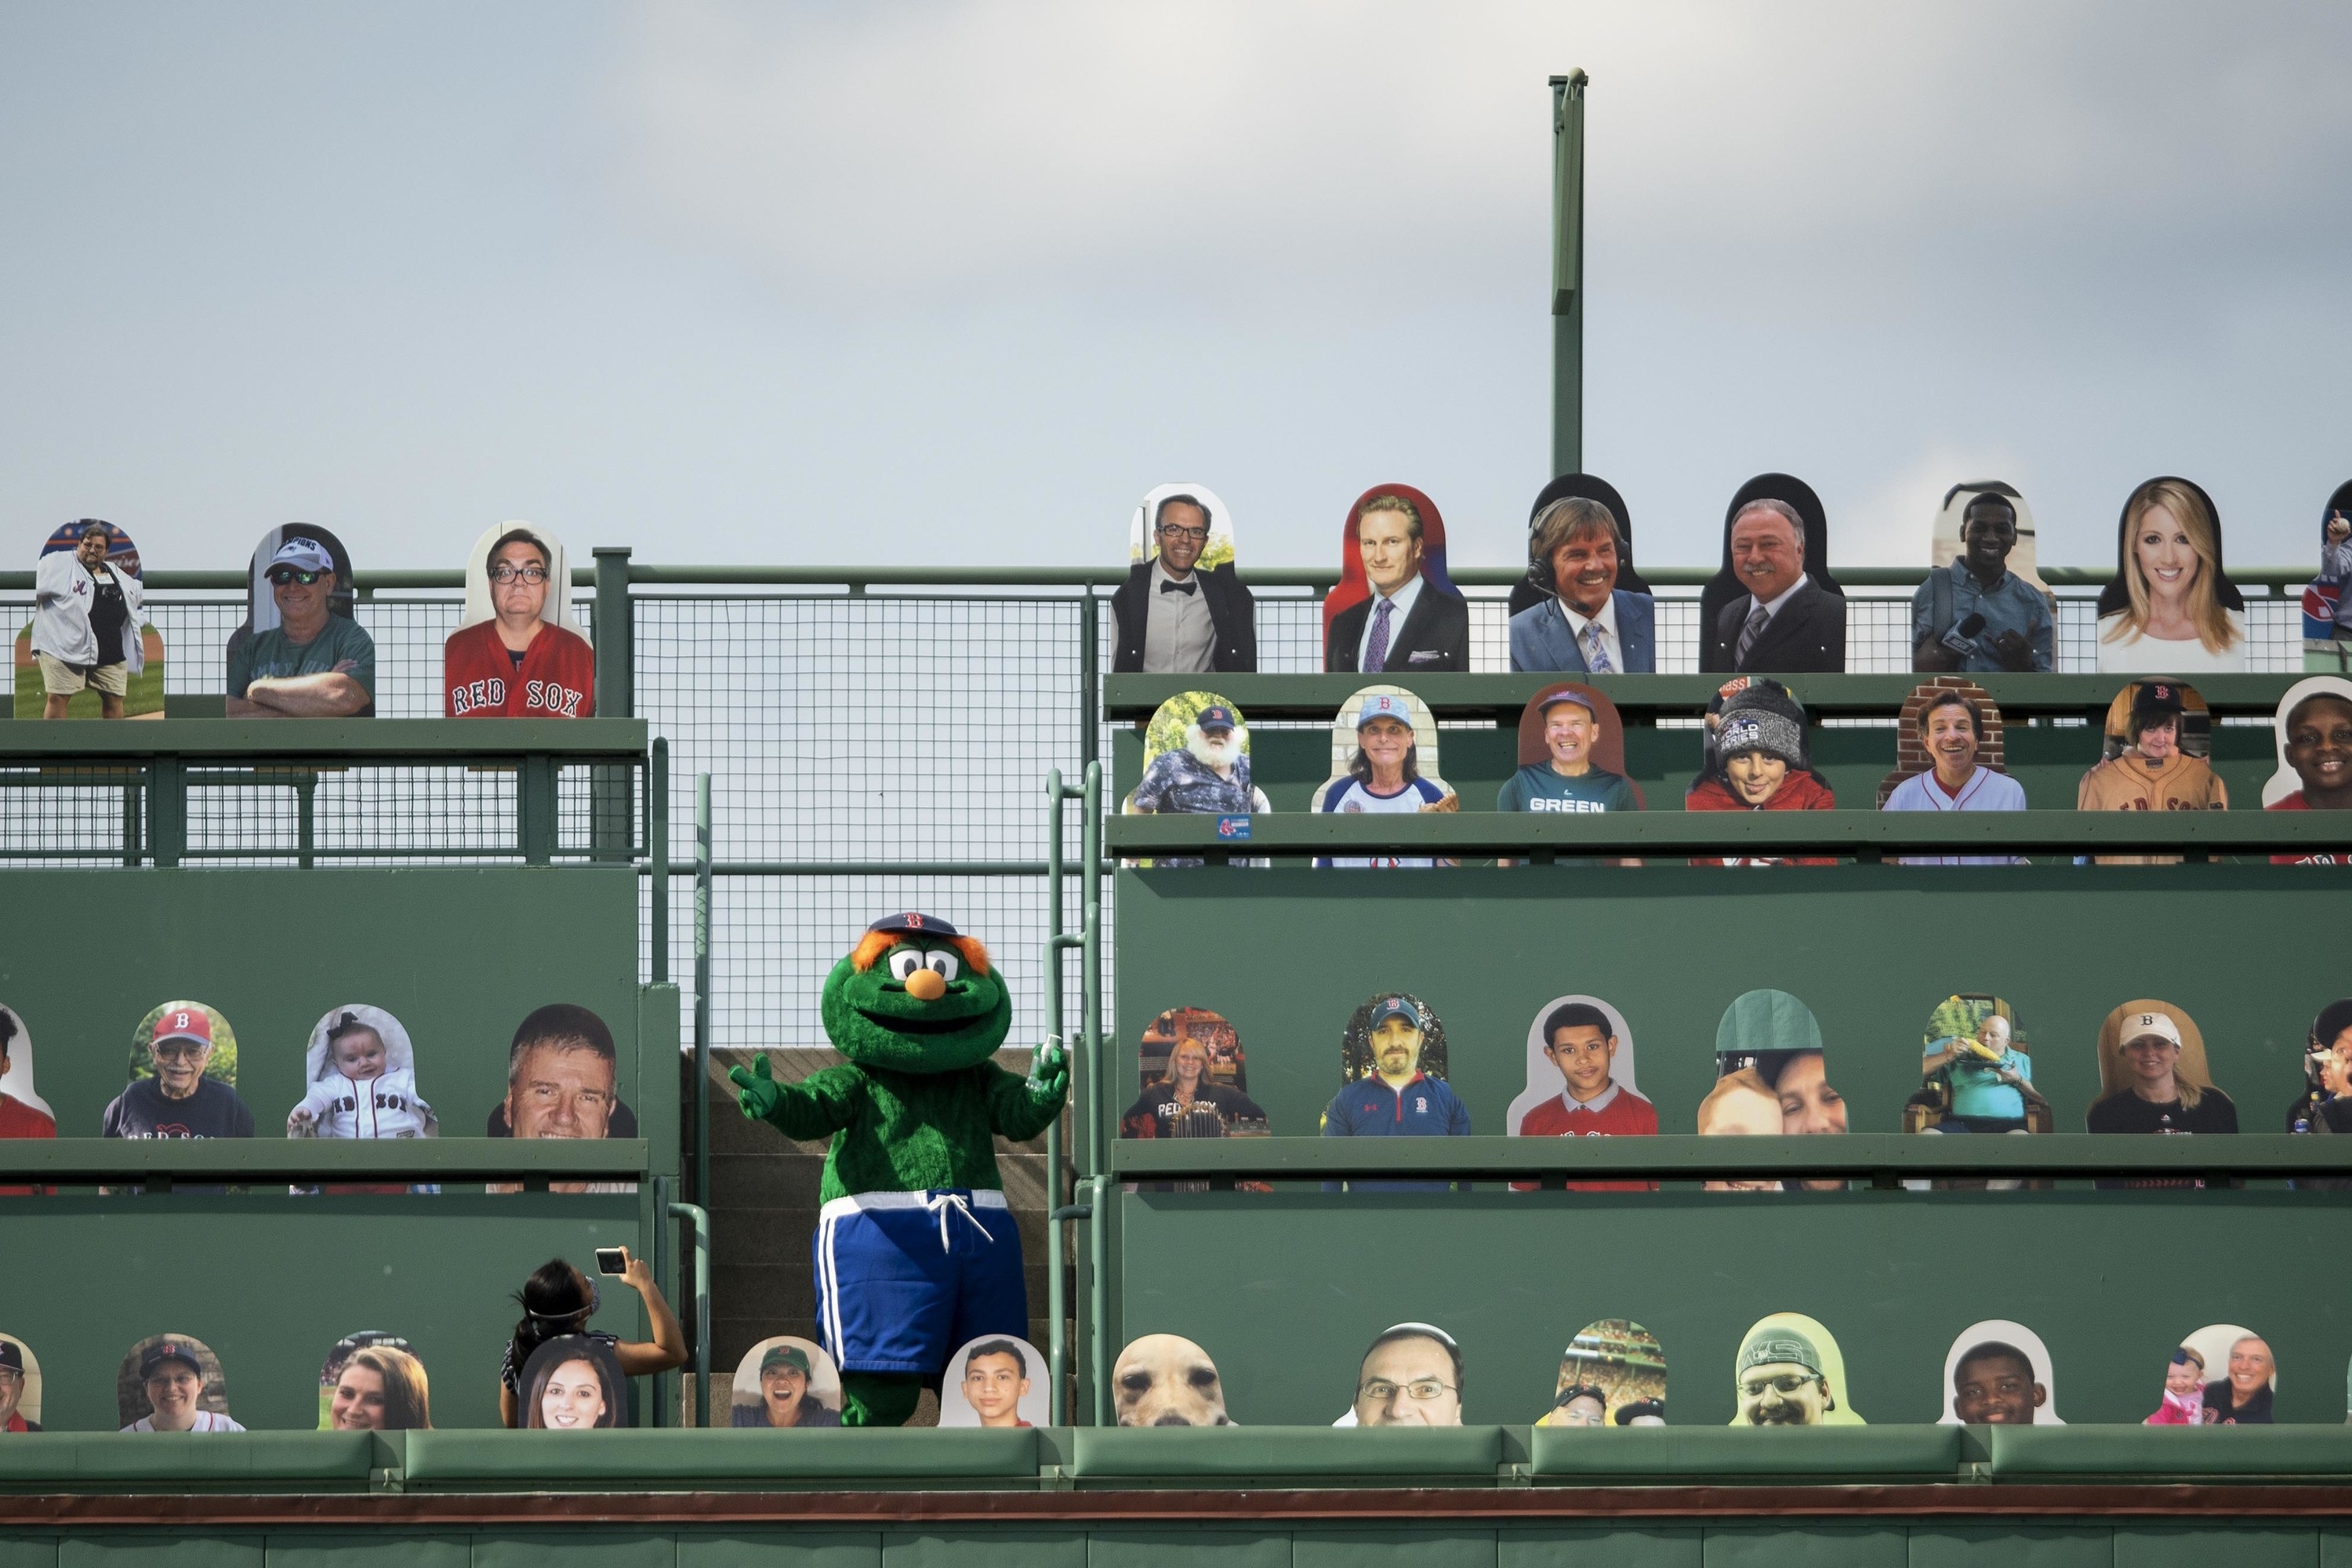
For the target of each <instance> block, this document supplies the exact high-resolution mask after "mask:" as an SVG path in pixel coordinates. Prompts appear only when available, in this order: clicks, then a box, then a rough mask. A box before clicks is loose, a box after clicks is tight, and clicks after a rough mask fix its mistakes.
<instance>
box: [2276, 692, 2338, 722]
mask: <svg viewBox="0 0 2352 1568" xmlns="http://www.w3.org/2000/svg"><path fill="white" fill-rule="evenodd" d="M2315 702H2336V703H2341V704H2342V705H2343V706H2345V707H2347V708H2352V697H2347V696H2345V695H2344V693H2342V692H2341V691H2315V692H2313V693H2312V694H2311V695H2310V696H2308V697H2306V698H2305V699H2304V700H2302V701H2300V702H2298V703H2296V704H2295V705H2294V707H2292V708H2290V709H2288V710H2286V727H2287V728H2288V729H2289V730H2293V729H2294V721H2296V720H2297V719H2299V718H2301V717H2303V710H2305V709H2306V708H2308V707H2310V706H2311V705H2312V704H2313V703H2315Z"/></svg>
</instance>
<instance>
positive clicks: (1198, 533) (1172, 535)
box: [1160, 522, 1209, 544]
mask: <svg viewBox="0 0 2352 1568" xmlns="http://www.w3.org/2000/svg"><path fill="white" fill-rule="evenodd" d="M1208 537H1209V531H1208V530H1207V529H1205V528H1180V527H1178V526H1177V525H1176V524H1175V523H1172V522H1163V523H1161V524H1160V538H1162V539H1189V540H1191V541H1192V542H1193V543H1195V544H1198V543H1200V542H1202V540H1205V539H1207V538H1208Z"/></svg>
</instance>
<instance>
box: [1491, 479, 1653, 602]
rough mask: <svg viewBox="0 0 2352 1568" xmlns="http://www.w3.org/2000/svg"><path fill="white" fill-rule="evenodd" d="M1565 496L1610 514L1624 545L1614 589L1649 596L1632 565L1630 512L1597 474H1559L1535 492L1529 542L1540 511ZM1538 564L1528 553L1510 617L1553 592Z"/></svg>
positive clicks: (1513, 593)
mask: <svg viewBox="0 0 2352 1568" xmlns="http://www.w3.org/2000/svg"><path fill="white" fill-rule="evenodd" d="M1568 496H1581V497H1582V498H1583V499H1585V500H1597V501H1599V502H1600V503H1601V505H1602V506H1605V507H1607V508H1608V509H1609V512H1610V515H1611V516H1612V517H1614V518H1615V519H1616V520H1617V533H1618V536H1619V538H1621V539H1622V540H1623V542H1624V548H1623V549H1622V550H1620V551H1619V552H1617V586H1618V587H1620V588H1622V589H1624V590H1625V591H1626V592H1628V593H1632V594H1642V595H1648V594H1650V592H1651V589H1650V584H1648V583H1647V582H1645V581H1644V580H1643V576H1642V574H1641V572H1640V571H1639V570H1638V569H1637V568H1636V567H1635V566H1634V564H1633V511H1632V510H1631V509H1630V508H1628V507H1627V506H1626V505H1625V498H1624V497H1623V496H1622V495H1620V494H1618V493H1617V487H1616V486H1615V485H1612V484H1611V483H1610V482H1609V481H1608V480H1607V479H1602V478H1601V476H1600V475H1598V474H1562V475H1560V476H1559V478H1558V479H1554V480H1552V481H1551V483H1549V484H1548V485H1546V486H1544V488H1543V489H1540V490H1538V491H1537V492H1536V499H1535V504H1534V505H1532V506H1530V507H1528V541H1529V542H1530V543H1531V544H1532V542H1533V541H1534V539H1535V525H1536V519H1538V518H1539V517H1541V516H1542V515H1543V513H1544V508H1546V507H1548V506H1549V505H1551V503H1552V502H1554V501H1556V500H1561V499H1563V498H1564V497H1568ZM1540 564H1541V563H1538V562H1537V561H1536V560H1535V559H1534V552H1533V551H1532V550H1530V551H1529V558H1528V574H1527V576H1525V577H1523V578H1521V579H1520V580H1519V581H1518V582H1516V583H1514V584H1511V600H1510V614H1511V615H1512V616H1515V617H1516V616H1517V615H1518V614H1519V612H1520V611H1522V610H1526V609H1528V608H1530V607H1532V606H1534V605H1540V604H1542V603H1543V602H1544V600H1545V599H1547V598H1549V597H1550V596H1551V595H1552V594H1553V593H1554V591H1555V590H1554V589H1553V587H1552V585H1551V584H1550V583H1549V582H1548V581H1545V580H1543V578H1542V574H1540V573H1539V571H1538V566H1539V565H1540Z"/></svg>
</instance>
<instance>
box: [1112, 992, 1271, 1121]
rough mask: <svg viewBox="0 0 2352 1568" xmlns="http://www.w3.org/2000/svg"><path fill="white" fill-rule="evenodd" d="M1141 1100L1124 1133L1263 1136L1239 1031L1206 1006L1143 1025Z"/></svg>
mask: <svg viewBox="0 0 2352 1568" xmlns="http://www.w3.org/2000/svg"><path fill="white" fill-rule="evenodd" d="M1139 1077H1140V1080H1141V1081H1140V1083H1139V1088H1138V1093H1137V1096H1136V1100H1135V1103H1134V1104H1133V1105H1130V1106H1129V1107H1128V1109H1127V1113H1126V1114H1125V1115H1124V1116H1122V1117H1120V1118H1119V1123H1118V1135H1119V1136H1120V1137H1122V1138H1263V1137H1265V1135H1266V1134H1267V1132H1268V1131H1271V1129H1270V1128H1269V1126H1268V1124H1267V1121H1266V1114H1265V1110H1264V1109H1262V1108H1261V1107H1260V1106H1259V1105H1258V1103H1257V1101H1255V1100H1252V1099H1251V1098H1250V1097H1249V1067H1248V1062H1247V1059H1246V1058H1244V1055H1243V1052H1242V1041H1241V1035H1240V1033H1239V1031H1237V1030H1236V1029H1234V1026H1233V1025H1231V1024H1230V1023H1228V1022H1226V1021H1225V1019H1224V1017H1223V1015H1221V1014H1217V1013H1213V1012H1211V1011H1209V1009H1207V1008H1206V1007H1171V1008H1170V1009H1169V1010H1168V1011H1166V1012H1165V1013H1162V1014H1160V1016H1158V1017H1156V1018H1154V1019H1152V1020H1151V1022H1150V1025H1149V1026H1147V1027H1146V1028H1145V1029H1144V1031H1143V1041H1142V1047H1141V1049H1140V1051H1139Z"/></svg>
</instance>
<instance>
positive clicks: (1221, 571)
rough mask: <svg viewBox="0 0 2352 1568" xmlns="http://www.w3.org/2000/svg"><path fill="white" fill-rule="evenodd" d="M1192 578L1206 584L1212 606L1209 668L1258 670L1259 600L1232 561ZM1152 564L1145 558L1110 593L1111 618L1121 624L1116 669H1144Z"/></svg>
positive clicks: (1125, 671) (1203, 587)
mask: <svg viewBox="0 0 2352 1568" xmlns="http://www.w3.org/2000/svg"><path fill="white" fill-rule="evenodd" d="M1192 580H1193V581H1194V582H1196V583H1198V584H1201V597H1202V599H1204V600H1206V601H1207V603H1208V605H1209V629H1210V632H1211V634H1212V635H1211V638H1210V642H1209V668H1211V669H1220V670H1224V671H1227V672H1228V673H1230V672H1232V671H1234V670H1244V671H1254V670H1255V669H1256V668H1257V601H1256V600H1255V599H1254V598H1252V597H1251V596H1250V591H1249V590H1248V589H1247V588H1245V587H1244V586H1242V580H1241V579H1240V578H1239V577H1238V576H1236V575H1234V568H1233V563H1231V562H1227V563H1225V564H1224V565H1223V566H1220V567H1218V568H1217V569H1216V570H1215V571H1213V572H1195V573H1193V574H1192ZM1151 594H1152V587H1151V563H1150V562H1149V561H1142V562H1138V563H1136V564H1135V565H1134V566H1133V567H1132V568H1130V569H1129V572H1128V574H1127V581H1126V582H1124V583H1121V584H1119V585H1118V592H1116V593H1114V594H1113V595H1111V596H1110V616H1111V621H1112V623H1113V624H1114V625H1115V626H1117V627H1118V647H1117V650H1116V651H1115V652H1113V653H1112V655H1111V660H1110V667H1111V668H1112V670H1114V671H1115V672H1117V673H1119V674H1133V673H1135V672H1137V671H1139V670H1141V669H1142V668H1143V628H1144V626H1145V625H1146V623H1147V622H1148V621H1149V619H1150V614H1151V609H1150V605H1151Z"/></svg>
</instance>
